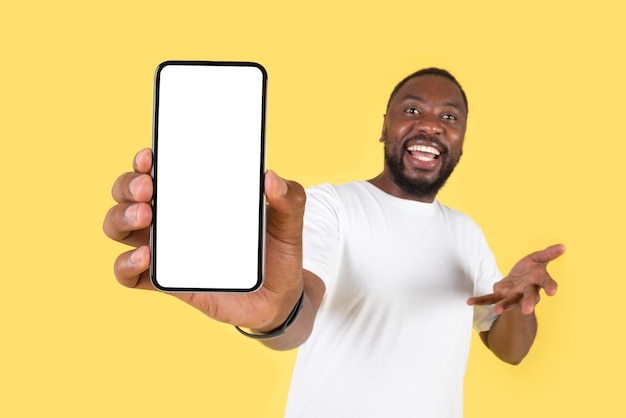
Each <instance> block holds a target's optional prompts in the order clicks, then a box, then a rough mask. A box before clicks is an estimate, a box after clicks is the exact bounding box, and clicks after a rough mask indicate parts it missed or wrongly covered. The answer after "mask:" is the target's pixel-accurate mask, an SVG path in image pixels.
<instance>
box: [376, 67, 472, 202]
mask: <svg viewBox="0 0 626 418" xmlns="http://www.w3.org/2000/svg"><path fill="white" fill-rule="evenodd" d="M466 121H467V106H466V104H465V101H464V99H463V95H462V93H461V89H460V88H459V87H458V86H457V85H456V84H455V83H454V82H453V81H452V80H450V79H448V78H446V77H444V76H441V75H434V74H426V75H420V76H417V77H415V78H413V79H410V80H409V81H407V82H406V83H405V84H404V85H403V86H402V87H401V88H400V89H399V90H398V91H397V92H396V93H395V94H394V96H393V97H392V98H391V100H390V102H389V107H388V109H387V114H386V115H385V120H384V124H383V131H382V137H381V141H383V142H384V143H385V169H384V171H383V173H382V174H381V175H380V176H378V177H377V178H375V179H373V180H372V183H373V184H374V185H376V186H378V187H379V188H381V189H382V190H384V191H385V192H387V193H389V194H391V195H394V196H396V197H400V198H404V199H412V200H419V201H423V202H432V201H433V200H434V198H435V196H436V195H437V192H438V191H439V189H440V188H441V187H442V186H443V185H444V184H445V182H446V180H447V179H448V177H449V176H450V174H452V171H453V170H454V167H456V165H457V163H458V162H459V159H460V158H461V154H462V153H463V138H464V136H465V127H466Z"/></svg>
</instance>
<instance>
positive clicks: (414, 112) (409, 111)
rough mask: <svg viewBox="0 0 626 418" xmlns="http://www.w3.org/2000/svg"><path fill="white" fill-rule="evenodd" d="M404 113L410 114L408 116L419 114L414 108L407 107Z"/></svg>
mask: <svg viewBox="0 0 626 418" xmlns="http://www.w3.org/2000/svg"><path fill="white" fill-rule="evenodd" d="M404 112H405V113H410V114H412V115H418V114H419V113H420V111H419V110H417V109H416V108H414V107H409V108H407V109H405V110H404Z"/></svg>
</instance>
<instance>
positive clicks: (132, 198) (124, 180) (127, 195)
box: [111, 173, 153, 203]
mask: <svg viewBox="0 0 626 418" xmlns="http://www.w3.org/2000/svg"><path fill="white" fill-rule="evenodd" d="M152 189H153V184H152V177H150V176H149V175H148V174H141V173H124V174H122V175H121V176H119V177H118V178H117V179H116V180H115V183H114V184H113V189H112V190H111V194H112V195H113V199H114V200H115V201H116V202H118V203H130V202H146V203H148V202H150V201H151V200H152Z"/></svg>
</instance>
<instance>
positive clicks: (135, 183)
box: [128, 177, 141, 196]
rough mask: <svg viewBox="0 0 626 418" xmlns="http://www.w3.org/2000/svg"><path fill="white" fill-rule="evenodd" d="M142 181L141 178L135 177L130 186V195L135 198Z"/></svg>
mask: <svg viewBox="0 0 626 418" xmlns="http://www.w3.org/2000/svg"><path fill="white" fill-rule="evenodd" d="M140 180H141V177H135V178H134V179H132V180H131V181H130V184H129V185H128V190H130V194H132V195H133V196H135V194H136V193H137V189H138V188H139V182H140Z"/></svg>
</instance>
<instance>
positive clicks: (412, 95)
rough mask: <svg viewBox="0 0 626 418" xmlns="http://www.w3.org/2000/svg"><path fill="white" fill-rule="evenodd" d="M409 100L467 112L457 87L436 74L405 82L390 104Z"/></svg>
mask: <svg viewBox="0 0 626 418" xmlns="http://www.w3.org/2000/svg"><path fill="white" fill-rule="evenodd" d="M409 99H417V100H420V101H423V102H426V103H430V104H439V105H449V106H454V107H458V108H459V109H461V110H464V111H465V112H467V108H466V106H465V103H464V101H463V95H462V94H461V89H460V88H459V86H457V85H456V83H454V82H453V81H452V80H450V79H448V78H446V77H444V76H440V75H436V74H425V75H421V76H417V77H414V78H412V79H410V80H409V81H407V82H406V83H405V84H404V85H403V86H402V87H400V89H399V90H398V91H397V92H396V94H395V95H394V97H393V98H392V99H391V104H394V103H399V102H402V101H405V100H409Z"/></svg>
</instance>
